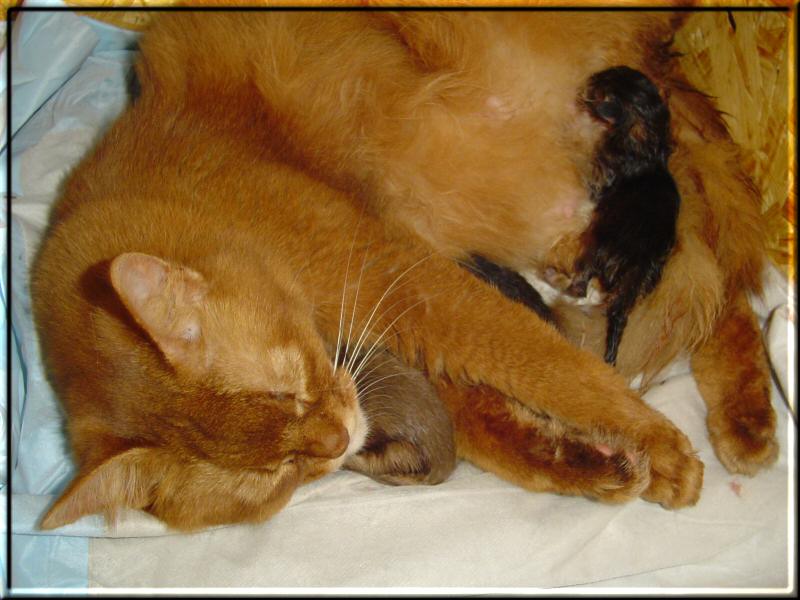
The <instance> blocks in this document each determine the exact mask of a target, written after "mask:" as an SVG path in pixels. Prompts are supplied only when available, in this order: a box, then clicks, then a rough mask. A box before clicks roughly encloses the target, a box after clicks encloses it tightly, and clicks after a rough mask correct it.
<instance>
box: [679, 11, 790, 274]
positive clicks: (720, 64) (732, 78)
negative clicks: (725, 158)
mask: <svg viewBox="0 0 800 600" xmlns="http://www.w3.org/2000/svg"><path fill="white" fill-rule="evenodd" d="M792 24H793V18H792V15H791V14H790V13H777V12H735V13H731V14H730V15H729V14H728V13H727V12H703V13H696V14H694V15H692V16H691V17H690V18H689V19H688V20H687V22H686V24H685V25H684V26H683V28H682V29H681V30H680V31H679V32H678V34H677V35H676V37H675V48H676V49H677V50H678V51H680V52H682V53H683V54H684V55H683V56H682V57H681V58H680V61H681V66H682V67H683V70H684V72H685V73H686V75H687V77H688V78H689V80H690V81H691V82H692V83H693V84H694V85H695V86H697V87H698V88H699V89H700V90H702V91H704V92H707V93H709V94H711V95H712V96H715V97H716V103H717V106H718V108H719V109H720V110H721V111H722V112H723V118H724V120H725V122H726V124H727V126H728V129H729V130H730V132H731V135H732V136H733V139H734V140H736V142H737V143H739V145H740V146H741V147H742V150H743V154H744V156H743V159H744V160H743V165H742V166H743V167H744V169H745V171H746V172H747V174H748V175H750V176H751V177H752V179H753V181H754V182H755V184H756V186H757V188H758V189H759V191H760V192H761V198H762V212H763V213H764V215H765V218H766V219H767V224H768V228H769V232H770V239H769V255H770V258H771V259H772V260H773V262H775V264H777V265H778V266H779V267H781V269H782V270H783V272H784V273H787V274H788V275H789V276H790V277H791V278H794V276H795V265H794V257H795V253H794V252H795V226H796V220H795V185H794V168H795V158H794V148H795V122H794V117H795V114H794V104H795V102H794V100H795V98H794V81H793V78H794V72H793V70H792V64H793V58H794V57H793V56H792V55H791V49H792V48H793V47H794V39H793V35H794V31H793V27H792Z"/></svg>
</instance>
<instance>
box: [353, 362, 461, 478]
mask: <svg viewBox="0 0 800 600" xmlns="http://www.w3.org/2000/svg"><path fill="white" fill-rule="evenodd" d="M348 358H349V357H347V356H346V355H345V360H347V359H348ZM353 371H354V372H355V373H357V375H356V377H355V382H356V388H357V390H358V401H359V404H360V405H361V409H362V410H363V411H364V415H365V417H366V420H367V424H368V433H367V437H366V440H365V443H364V446H363V448H362V449H361V450H360V451H359V452H358V453H357V454H355V455H353V456H351V457H349V458H348V459H347V461H346V462H345V465H344V466H345V468H348V469H351V470H353V471H357V472H359V473H363V474H364V475H367V476H368V477H372V478H373V479H375V480H377V481H380V482H382V483H388V484H391V485H412V484H428V485H434V484H437V483H441V482H442V481H444V480H445V479H447V477H449V476H450V474H451V473H452V472H453V469H455V466H456V450H455V440H454V438H453V427H452V424H451V421H450V417H449V415H448V414H447V411H446V410H445V407H444V405H443V404H442V403H441V401H440V400H439V398H438V396H437V395H436V390H434V389H433V386H432V385H431V383H430V382H429V381H428V380H427V378H426V377H425V376H424V375H423V374H422V373H421V372H420V371H419V370H418V369H414V368H412V367H408V366H406V365H405V364H403V363H402V362H401V361H400V360H398V359H397V357H395V356H394V355H393V354H391V353H390V352H387V351H385V350H378V351H376V352H372V353H366V352H365V353H361V354H360V355H359V356H357V357H356V359H355V360H353Z"/></svg>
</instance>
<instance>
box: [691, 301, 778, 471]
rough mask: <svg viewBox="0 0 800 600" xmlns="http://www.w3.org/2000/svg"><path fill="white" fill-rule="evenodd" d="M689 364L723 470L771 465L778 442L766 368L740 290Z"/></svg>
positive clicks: (761, 346)
mask: <svg viewBox="0 0 800 600" xmlns="http://www.w3.org/2000/svg"><path fill="white" fill-rule="evenodd" d="M691 365H692V371H693V373H694V376H695V379H696V380H697V386H698V388H699V390H700V393H701V395H702V396H703V400H705V403H706V406H707V408H708V418H707V424H708V431H709V434H710V436H711V444H712V446H713V447H714V452H715V453H716V455H717V457H718V458H719V460H720V462H721V463H722V464H723V465H725V468H726V469H728V471H730V472H732V473H743V474H745V475H754V474H755V473H756V472H758V471H759V470H760V469H762V468H765V467H768V466H770V465H771V464H772V463H774V462H775V459H776V458H777V456H778V442H777V440H776V438H775V411H774V409H773V408H772V403H771V400H770V383H769V367H768V365H767V358H766V353H765V351H764V344H763V342H762V339H761V334H760V330H759V327H758V321H757V320H756V317H755V315H754V314H753V311H752V309H751V308H750V305H749V303H748V301H747V297H746V296H745V294H744V293H739V294H737V295H736V297H735V298H734V299H732V300H731V301H730V302H729V303H728V305H727V306H726V308H725V312H724V313H723V314H722V316H721V317H720V318H719V320H718V321H717V323H716V325H715V327H714V330H713V332H712V334H711V336H710V337H709V339H708V340H706V342H705V343H703V344H702V345H701V346H700V347H699V348H698V349H697V350H696V351H695V352H694V354H693V355H692V358H691Z"/></svg>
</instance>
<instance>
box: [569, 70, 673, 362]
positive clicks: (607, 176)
mask: <svg viewBox="0 0 800 600" xmlns="http://www.w3.org/2000/svg"><path fill="white" fill-rule="evenodd" d="M580 102H581V103H582V104H583V106H584V107H585V108H586V109H587V110H588V111H589V113H590V114H591V115H592V116H593V117H594V118H596V119H598V120H599V121H601V122H602V123H604V124H606V126H607V127H608V130H607V131H606V133H605V134H604V135H603V138H602V139H601V141H600V142H599V143H598V146H597V149H596V150H595V156H594V166H595V173H594V178H595V180H594V182H593V189H592V196H593V199H594V201H595V202H596V207H595V209H594V213H593V215H592V221H591V223H590V225H589V227H588V229H587V230H586V231H585V232H584V234H583V235H582V238H581V242H582V247H583V250H582V253H581V255H580V256H579V257H578V259H577V261H576V263H575V277H574V279H573V280H572V283H571V285H570V286H569V288H567V290H566V292H567V293H568V294H570V295H572V296H579V297H583V296H585V295H586V287H587V285H588V283H589V281H590V280H591V279H592V278H594V277H597V278H598V280H599V282H600V285H601V287H602V288H603V290H604V291H605V292H606V293H607V294H608V298H607V301H606V317H607V318H608V330H607V333H606V353H605V361H606V362H607V363H610V364H615V363H616V360H617V351H618V349H619V343H620V339H621V338H622V333H623V330H624V329H625V325H626V324H627V321H628V314H629V313H630V311H631V310H632V309H633V307H634V305H635V303H636V301H637V300H638V299H639V298H642V297H644V296H646V295H647V294H649V293H650V292H651V291H653V289H654V288H655V286H656V284H657V283H658V281H659V279H660V278H661V271H662V269H663V267H664V265H665V264H666V262H667V258H668V257H669V255H670V252H671V251H672V249H673V247H674V246H675V224H676V220H677V217H678V209H679V207H680V195H679V194H678V188H677V186H676V185H675V181H674V180H673V179H672V176H671V175H670V173H669V170H668V169H667V160H668V159H669V155H670V152H671V148H670V137H669V111H668V109H667V107H666V105H665V104H664V102H663V101H662V99H661V96H660V95H659V93H658V88H656V86H655V85H653V83H652V82H651V81H650V80H649V79H648V78H647V77H645V76H644V75H643V74H642V73H640V72H639V71H636V70H634V69H630V68H628V67H613V68H611V69H607V70H605V71H600V72H598V73H595V74H594V75H592V76H591V77H590V78H589V81H588V83H587V86H586V90H585V94H584V97H583V98H582V99H581V100H580Z"/></svg>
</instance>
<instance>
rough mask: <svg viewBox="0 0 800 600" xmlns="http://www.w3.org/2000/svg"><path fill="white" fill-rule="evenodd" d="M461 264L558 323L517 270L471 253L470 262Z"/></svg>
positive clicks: (506, 294)
mask: <svg viewBox="0 0 800 600" xmlns="http://www.w3.org/2000/svg"><path fill="white" fill-rule="evenodd" d="M461 264H462V266H463V267H465V268H466V269H467V270H468V271H470V272H471V273H472V274H473V275H476V276H477V277H479V278H480V279H483V280H484V281H486V282H488V283H490V284H492V285H494V286H495V287H496V288H497V289H498V290H500V292H502V293H503V294H504V295H505V296H506V297H507V298H509V299H511V300H514V301H516V302H519V303H521V304H524V305H525V306H527V307H528V308H530V309H531V310H532V311H534V312H535V313H536V314H537V315H539V316H540V317H541V318H542V319H544V320H545V321H547V322H548V323H551V324H552V325H554V326H555V325H556V320H555V317H554V316H553V312H552V311H551V310H550V307H549V306H547V304H545V302H544V300H542V297H541V296H540V295H539V292H537V291H536V289H535V288H533V287H532V286H531V284H530V283H528V281H527V280H526V279H525V278H524V277H523V276H522V275H520V274H519V273H517V272H516V271H512V270H511V269H509V268H507V267H501V266H500V265H498V264H495V263H493V262H491V261H490V260H488V259H486V258H484V257H483V256H481V255H480V254H471V255H470V262H466V261H465V262H463V263H461Z"/></svg>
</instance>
